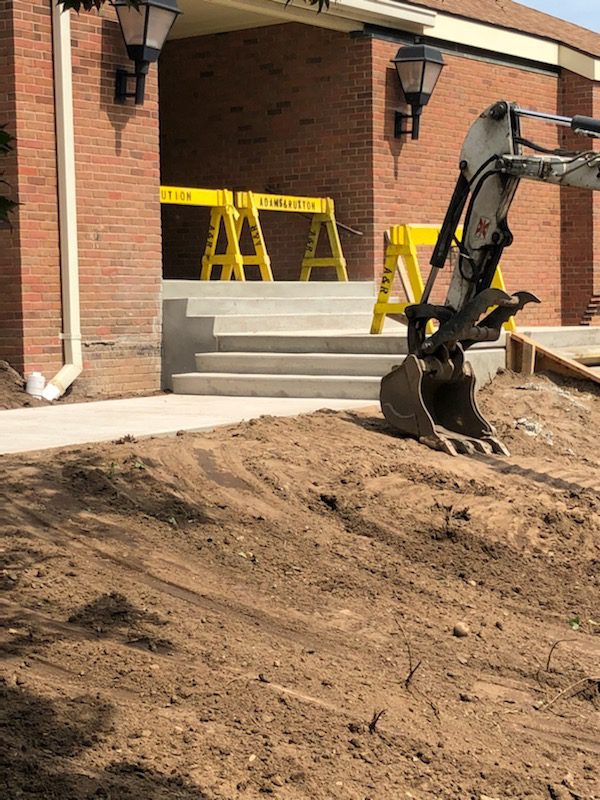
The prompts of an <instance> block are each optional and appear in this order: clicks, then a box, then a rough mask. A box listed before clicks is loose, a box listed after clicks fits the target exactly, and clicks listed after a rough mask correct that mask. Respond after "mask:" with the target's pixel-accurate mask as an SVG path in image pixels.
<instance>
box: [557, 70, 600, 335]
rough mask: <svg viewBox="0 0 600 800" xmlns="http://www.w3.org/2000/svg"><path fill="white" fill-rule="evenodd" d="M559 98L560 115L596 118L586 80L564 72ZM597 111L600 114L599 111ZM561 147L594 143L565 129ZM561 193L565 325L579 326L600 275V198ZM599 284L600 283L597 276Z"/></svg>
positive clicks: (571, 189) (582, 191)
mask: <svg viewBox="0 0 600 800" xmlns="http://www.w3.org/2000/svg"><path fill="white" fill-rule="evenodd" d="M559 96H560V103H559V113H560V114H564V115H565V116H569V117H570V116H573V115H575V114H584V115H585V116H593V115H594V88H593V84H592V83H591V82H590V81H588V80H585V78H582V77H580V76H579V75H575V74H574V73H572V72H567V71H566V70H565V71H563V73H562V75H561V80H560V95H559ZM596 110H597V111H600V107H597V109H596ZM561 146H563V147H565V148H568V149H572V150H582V149H585V148H591V146H592V140H589V139H585V138H583V137H581V136H576V135H575V134H574V133H572V132H571V131H570V130H569V129H568V128H562V129H561ZM561 192H562V228H561V235H562V257H561V258H562V269H563V283H562V301H563V307H564V321H565V323H566V324H571V325H577V324H579V323H580V322H581V319H582V317H583V314H584V312H585V309H586V308H587V305H588V303H589V301H590V299H591V297H592V295H593V294H594V281H595V272H596V273H600V205H599V203H600V195H598V194H597V193H594V194H592V193H591V192H589V191H587V190H585V189H576V188H574V187H570V186H569V187H565V188H563V189H561ZM594 263H595V264H596V266H594ZM596 283H597V284H598V283H600V281H598V279H597V276H596ZM598 291H599V292H600V286H598Z"/></svg>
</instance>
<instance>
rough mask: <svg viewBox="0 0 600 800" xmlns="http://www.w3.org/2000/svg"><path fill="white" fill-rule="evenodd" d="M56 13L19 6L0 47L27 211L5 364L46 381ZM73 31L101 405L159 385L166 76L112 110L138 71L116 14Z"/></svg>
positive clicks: (87, 300)
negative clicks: (118, 76) (123, 76)
mask: <svg viewBox="0 0 600 800" xmlns="http://www.w3.org/2000/svg"><path fill="white" fill-rule="evenodd" d="M51 2H55V0H10V1H9V2H7V3H4V4H2V11H0V45H1V44H2V37H4V38H5V39H8V42H9V45H10V44H11V43H12V53H11V48H10V46H9V47H8V48H5V47H1V48H0V59H6V58H8V59H9V67H10V69H9V70H8V73H9V74H8V78H7V77H6V76H5V75H2V76H1V77H0V80H2V81H3V82H4V84H7V83H8V89H6V90H5V89H4V86H2V85H0V112H1V111H4V108H5V106H7V109H6V112H5V113H6V114H8V116H9V117H10V118H9V119H8V122H9V123H10V124H11V125H14V133H15V136H16V137H17V145H16V148H17V149H16V165H17V172H16V175H13V176H12V177H14V180H13V183H14V185H15V189H16V191H17V198H16V199H18V201H19V203H20V204H21V205H20V206H19V212H18V217H17V221H16V222H17V224H16V226H15V231H14V233H13V234H12V236H11V234H9V233H7V232H6V231H2V232H0V237H1V238H0V269H1V270H3V274H4V272H5V271H8V272H7V273H6V274H7V276H8V280H7V281H3V284H8V285H9V286H10V287H12V288H11V289H10V292H11V294H10V296H9V295H7V294H6V293H5V291H4V288H3V296H2V300H1V301H0V304H1V305H0V322H1V327H2V330H3V332H4V333H3V334H0V358H6V359H8V360H10V361H11V362H13V365H14V366H15V367H16V368H17V369H19V370H22V371H23V372H25V373H26V374H27V373H29V372H31V371H32V370H37V369H40V370H43V371H44V372H45V373H46V376H47V377H48V378H50V377H52V375H53V374H54V372H55V371H56V370H58V368H59V367H60V365H61V363H62V342H61V338H60V333H61V329H62V319H61V287H60V253H59V236H58V204H57V176H56V140H55V119H54V74H53V62H52V27H51V25H52V23H51ZM11 12H12V13H11ZM71 22H72V48H73V51H72V58H73V94H74V120H75V157H76V173H77V175H76V177H77V202H78V209H77V212H78V237H79V265H80V288H81V326H82V337H83V357H84V371H83V373H82V376H81V378H79V380H78V385H79V386H80V387H84V388H86V389H88V390H90V391H92V392H94V393H107V394H108V393H117V392H123V391H148V390H152V389H156V388H158V386H159V378H160V336H161V330H160V328H161V325H160V321H161V308H160V286H161V277H162V276H161V271H162V258H161V235H160V204H159V191H158V189H159V183H160V179H159V153H158V102H157V80H156V77H157V70H156V67H152V68H151V70H150V76H149V80H148V84H147V90H146V101H145V104H144V105H143V106H142V107H135V106H133V105H131V104H127V105H124V106H117V105H115V103H114V100H113V95H114V72H115V68H116V67H117V66H130V62H129V60H128V58H127V55H126V52H125V47H124V44H123V40H122V37H121V34H120V30H119V27H118V25H117V23H116V21H115V19H114V12H113V11H112V9H107V10H106V11H105V12H102V14H101V15H98V14H96V13H95V12H93V13H90V14H85V13H82V14H81V15H79V16H78V15H76V14H72V18H71ZM7 52H8V56H7V55H6V53H7ZM0 63H1V62H0ZM4 72H5V70H4V69H3V70H2V73H4ZM7 104H8V105H7ZM2 116H3V115H2ZM2 116H0V121H2ZM12 164H13V165H14V164H15V160H14V159H13V161H12ZM10 177H11V176H10V175H9V178H10ZM9 237H10V239H9ZM7 239H8V241H9V247H5V246H4V240H7ZM11 246H12V248H13V250H12V252H10V253H9V252H8V250H9V248H10V247H11ZM19 319H22V323H21V327H20V329H19V326H18V325H16V324H14V322H15V320H16V321H18V320H19Z"/></svg>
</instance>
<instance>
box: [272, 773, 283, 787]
mask: <svg viewBox="0 0 600 800" xmlns="http://www.w3.org/2000/svg"><path fill="white" fill-rule="evenodd" d="M271 783H272V784H273V785H274V786H283V785H284V783H285V781H284V780H283V778H282V777H281V775H273V777H272V778H271Z"/></svg>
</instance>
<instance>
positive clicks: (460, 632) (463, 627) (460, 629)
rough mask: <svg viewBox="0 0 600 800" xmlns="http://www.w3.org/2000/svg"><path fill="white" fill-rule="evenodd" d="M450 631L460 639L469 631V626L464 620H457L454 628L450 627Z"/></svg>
mask: <svg viewBox="0 0 600 800" xmlns="http://www.w3.org/2000/svg"><path fill="white" fill-rule="evenodd" d="M452 633H453V635H454V636H457V637H458V638H459V639H462V638H463V637H465V636H468V635H469V634H470V633H471V631H470V630H469V626H468V625H467V624H466V623H465V622H457V623H456V625H455V626H454V628H453V629H452Z"/></svg>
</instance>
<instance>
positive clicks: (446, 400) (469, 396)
mask: <svg viewBox="0 0 600 800" xmlns="http://www.w3.org/2000/svg"><path fill="white" fill-rule="evenodd" d="M424 363H425V362H423V360H421V359H419V358H417V357H416V356H415V355H409V356H407V357H406V359H405V360H404V362H403V363H402V364H401V365H400V366H398V367H395V368H394V369H393V370H392V371H391V372H390V373H388V374H387V375H386V376H385V377H384V378H383V380H382V381H381V392H380V401H381V410H382V411H383V414H384V416H385V418H386V420H387V422H388V423H389V424H390V425H391V427H392V428H394V429H395V430H397V431H398V432H399V433H401V434H403V435H405V436H412V437H414V438H416V439H418V440H419V441H420V442H422V443H423V444H426V445H428V446H429V447H432V448H433V449H434V450H442V451H444V452H445V453H448V454H450V455H458V454H459V453H475V452H479V453H487V454H491V453H500V454H502V455H509V453H508V450H507V449H506V447H505V446H504V445H503V444H502V442H500V441H499V440H498V439H497V438H496V433H495V431H494V428H493V427H492V426H491V425H490V424H489V422H487V420H486V419H485V417H484V416H483V415H482V414H481V412H480V410H479V408H478V407H477V402H476V399H475V376H474V375H473V371H472V369H471V365H470V364H469V363H466V362H463V363H462V364H461V365H460V367H459V368H456V369H455V370H454V371H453V373H452V376H451V377H450V378H449V377H447V376H444V377H441V375H440V373H436V371H435V370H432V371H426V370H425V369H424V368H423V365H424Z"/></svg>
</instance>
